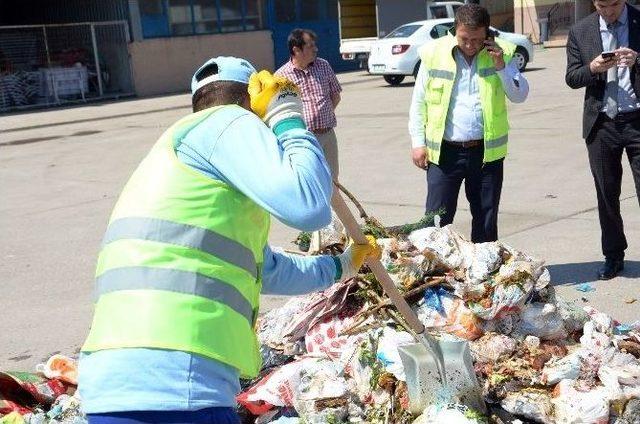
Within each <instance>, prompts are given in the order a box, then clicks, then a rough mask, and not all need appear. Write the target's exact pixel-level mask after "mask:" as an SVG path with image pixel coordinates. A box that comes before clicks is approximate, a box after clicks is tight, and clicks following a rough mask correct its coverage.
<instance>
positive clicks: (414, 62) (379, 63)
mask: <svg viewBox="0 0 640 424" xmlns="http://www.w3.org/2000/svg"><path fill="white" fill-rule="evenodd" d="M451 28H453V19H451V18H447V19H429V20H426V21H416V22H411V23H408V24H405V25H402V26H400V27H398V28H396V29H394V30H393V31H392V32H390V33H389V35H387V36H386V37H384V38H382V39H379V40H377V41H375V42H374V43H373V44H372V45H371V53H370V55H369V72H370V73H371V74H374V75H382V76H383V77H384V80H385V81H386V82H387V83H389V84H391V85H398V84H400V83H401V82H402V81H403V80H404V78H405V76H407V75H413V76H414V77H415V76H416V75H417V74H418V69H419V68H420V57H419V56H418V49H419V48H420V46H422V45H423V44H424V43H426V42H428V41H431V40H435V39H436V38H440V37H442V36H444V35H446V34H447V33H448V32H449V30H451ZM491 29H492V30H493V31H495V32H496V34H497V37H498V38H503V39H505V40H507V41H510V42H512V43H513V44H515V45H516V46H517V48H516V52H515V54H514V56H513V60H514V61H515V62H516V64H517V65H518V69H519V70H520V71H524V69H525V68H526V67H527V64H528V63H529V62H532V61H533V44H532V43H531V41H530V40H529V39H528V38H527V37H526V36H525V35H522V34H515V33H513V32H505V31H499V30H497V29H495V28H493V27H492V28H491Z"/></svg>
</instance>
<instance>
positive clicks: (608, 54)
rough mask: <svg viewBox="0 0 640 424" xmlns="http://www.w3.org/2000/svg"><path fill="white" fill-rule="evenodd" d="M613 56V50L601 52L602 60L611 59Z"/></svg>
mask: <svg viewBox="0 0 640 424" xmlns="http://www.w3.org/2000/svg"><path fill="white" fill-rule="evenodd" d="M614 57H616V53H615V52H602V58H603V59H604V60H611V59H613V58H614Z"/></svg>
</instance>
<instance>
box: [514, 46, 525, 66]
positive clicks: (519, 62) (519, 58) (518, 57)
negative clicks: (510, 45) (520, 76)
mask: <svg viewBox="0 0 640 424" xmlns="http://www.w3.org/2000/svg"><path fill="white" fill-rule="evenodd" d="M513 61H514V62H515V64H516V66H517V67H518V71H520V72H522V71H524V69H525V68H526V67H527V63H528V62H529V53H527V50H526V49H525V48H524V47H521V46H518V48H516V52H515V53H514V54H513Z"/></svg>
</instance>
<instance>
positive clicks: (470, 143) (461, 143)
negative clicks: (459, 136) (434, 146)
mask: <svg viewBox="0 0 640 424" xmlns="http://www.w3.org/2000/svg"><path fill="white" fill-rule="evenodd" d="M442 142H443V143H444V144H446V145H447V146H452V147H459V148H462V149H470V148H472V147H478V146H483V145H484V140H483V139H479V140H468V141H450V140H442Z"/></svg>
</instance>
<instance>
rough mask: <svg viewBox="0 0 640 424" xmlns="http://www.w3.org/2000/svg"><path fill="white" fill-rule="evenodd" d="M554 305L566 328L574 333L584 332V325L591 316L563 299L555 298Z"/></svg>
mask: <svg viewBox="0 0 640 424" xmlns="http://www.w3.org/2000/svg"><path fill="white" fill-rule="evenodd" d="M553 300H554V303H555V305H556V309H557V310H558V313H559V314H560V316H561V317H562V320H563V321H564V328H565V329H566V330H567V331H568V332H569V333H573V332H576V331H582V329H583V328H584V324H585V323H586V322H587V321H589V315H587V313H586V312H585V311H584V309H582V308H581V307H579V306H576V305H575V304H574V303H572V302H568V301H567V300H565V299H563V298H562V297H557V296H554V299H553Z"/></svg>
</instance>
